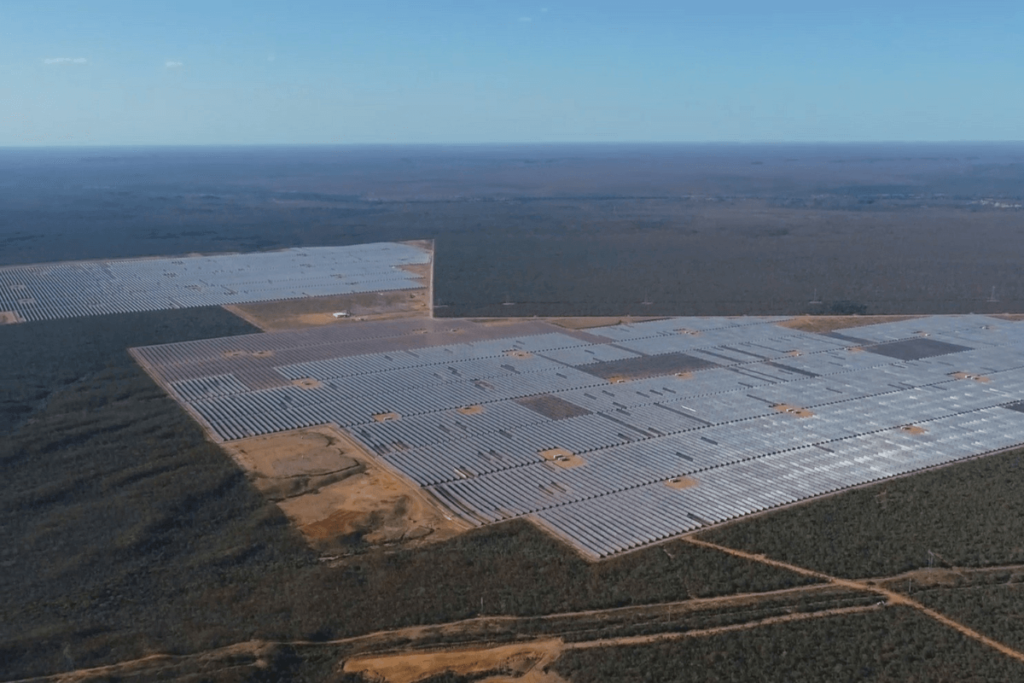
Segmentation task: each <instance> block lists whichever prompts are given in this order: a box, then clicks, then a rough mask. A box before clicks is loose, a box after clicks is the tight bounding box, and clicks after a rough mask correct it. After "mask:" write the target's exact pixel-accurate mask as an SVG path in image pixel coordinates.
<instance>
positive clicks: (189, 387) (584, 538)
mask: <svg viewBox="0 0 1024 683" xmlns="http://www.w3.org/2000/svg"><path fill="white" fill-rule="evenodd" d="M783 320H785V319H784V318H671V319H665V320H657V321H651V322H644V323H637V324H620V325H613V326H607V327H597V328H591V329H588V330H586V331H574V330H567V329H564V328H560V327H557V326H554V325H551V324H548V323H545V322H539V321H537V322H519V323H510V324H505V325H498V326H488V325H483V324H478V323H474V322H470V321H465V320H447V321H446V320H435V319H421V320H402V321H394V322H366V323H360V324H359V325H353V326H338V327H327V328H317V329H308V330H301V331H289V332H280V333H266V334H257V335H249V336H243V337H231V338H225V339H215V340H205V341H196V342H185V343H180V344H169V345H162V346H153V347H145V348H139V349H134V350H133V353H134V355H135V357H136V358H137V359H138V360H139V361H140V363H141V364H142V365H143V366H144V367H146V368H147V370H148V371H149V372H150V373H151V374H152V375H153V376H154V377H156V378H157V379H158V381H160V382H161V383H162V384H163V385H164V386H165V387H166V388H167V389H168V390H169V391H170V393H171V394H172V395H173V396H174V397H175V398H176V399H177V400H178V401H180V402H181V403H182V404H183V405H184V406H185V407H186V408H187V409H188V410H189V411H190V412H191V413H192V414H193V415H194V416H195V417H196V418H197V419H198V420H199V421H201V422H202V423H203V424H204V425H205V426H206V427H207V429H208V430H209V432H210V433H211V435H213V436H214V438H216V439H217V440H221V441H226V440H235V439H240V438H245V437H248V436H253V435H260V434H268V433H272V432H277V431H284V430H290V429H296V428H301V427H307V426H311V425H318V424H336V425H338V426H339V427H342V428H344V429H346V430H347V431H348V432H349V433H350V434H351V435H352V436H353V437H354V438H355V439H357V440H358V441H359V442H361V443H362V444H363V445H364V446H365V447H366V448H367V449H368V450H369V451H370V452H372V453H374V454H376V457H377V458H378V460H379V461H380V462H381V463H383V464H385V465H387V466H389V467H390V468H392V469H393V470H394V471H396V472H398V473H400V474H402V475H404V476H405V477H406V478H408V479H409V480H411V481H412V482H415V484H417V485H418V486H420V487H421V488H422V489H423V490H424V491H426V492H427V493H429V494H431V495H432V496H433V497H434V499H435V500H436V501H438V502H439V503H441V504H442V505H443V506H445V507H446V508H447V509H449V510H450V511H451V512H452V513H454V514H456V515H458V516H459V517H461V518H463V519H464V520H466V521H467V522H469V523H471V524H474V525H484V524H493V523H498V522H501V521H504V520H507V519H511V518H515V517H523V516H525V517H527V518H529V519H531V520H533V521H534V522H536V523H537V524H539V525H540V526H542V527H543V528H546V529H547V530H549V531H550V532H551V533H553V534H555V535H556V536H558V537H560V538H562V539H563V540H565V541H567V542H569V543H571V544H572V545H573V546H574V547H576V548H577V549H578V550H579V551H580V552H582V553H583V554H584V555H586V556H588V557H590V558H593V559H598V558H603V557H607V556H610V555H615V554H618V553H622V552H626V551H629V550H631V549H634V548H638V547H641V546H644V545H648V544H651V543H655V542H658V541H660V540H663V539H666V538H671V537H674V536H678V535H680V534H685V533H688V532H691V531H694V530H696V529H699V528H702V527H706V526H708V525H712V524H717V523H721V522H724V521H727V520H730V519H734V518H737V517H740V516H744V515H748V514H752V513H756V512H760V511H763V510H767V509H770V508H774V507H778V506H781V505H786V504H790V503H794V502H797V501H800V500H804V499H807V498H811V497H814V496H819V495H823V494H827V493H831V492H835V491H838V490H841V489H844V488H848V487H851V486H856V485H860V484H865V483H868V482H873V481H877V480H880V479H885V478H888V477H893V476H898V475H902V474H906V473H909V472H913V471H916V470H920V469H924V468H928V467H932V466H935V465H940V464H944V463H949V462H953V461H956V460H960V459H964V458H969V457H972V456H976V455H980V454H983V453H987V452H992V451H998V450H1002V449H1005V448H1009V447H1012V446H1016V445H1019V444H1022V443H1024V407H1022V406H1024V403H1022V399H1024V392H1022V390H1021V388H1020V387H1021V386H1022V384H1024V336H1022V335H1020V333H1019V331H1018V330H1019V327H1018V325H1019V323H1014V322H1008V321H1002V320H997V319H995V318H990V317H983V316H956V317H931V318H920V319H914V320H904V321H900V322H891V323H884V324H878V325H871V326H865V327H859V328H857V329H856V330H849V332H851V334H849V335H848V334H815V333H809V332H802V331H799V330H795V329H790V328H786V327H782V326H780V325H778V324H777V323H779V322H782V321H783ZM853 335H855V336H853Z"/></svg>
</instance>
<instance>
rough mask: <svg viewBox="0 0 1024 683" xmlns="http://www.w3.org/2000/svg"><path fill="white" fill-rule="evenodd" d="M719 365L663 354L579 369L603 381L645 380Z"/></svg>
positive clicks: (610, 361)
mask: <svg viewBox="0 0 1024 683" xmlns="http://www.w3.org/2000/svg"><path fill="white" fill-rule="evenodd" d="M717 367H719V366H718V364H717V363H712V362H711V361H708V360H704V359H703V358H695V357H693V356H690V355H687V354H685V353H662V354H659V355H657V356H641V357H640V358H625V359H623V360H609V361H605V362H603V363H591V364H590V365H584V366H581V367H580V368H579V369H580V370H583V371H584V372H588V373H590V374H591V375H594V376H596V377H600V378H602V379H611V378H613V377H621V378H623V379H643V378H645V377H657V376H659V375H674V374H676V373H680V372H693V371H694V370H706V369H707V368H717Z"/></svg>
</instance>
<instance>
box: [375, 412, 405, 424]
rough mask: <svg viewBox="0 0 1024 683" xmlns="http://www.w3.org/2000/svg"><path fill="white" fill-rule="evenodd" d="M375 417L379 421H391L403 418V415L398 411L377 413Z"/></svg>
mask: <svg viewBox="0 0 1024 683" xmlns="http://www.w3.org/2000/svg"><path fill="white" fill-rule="evenodd" d="M373 419H374V420H376V421H377V422H391V421H393V420H400V419H402V416H401V415H399V414H398V413H377V414H376V415H374V416H373Z"/></svg>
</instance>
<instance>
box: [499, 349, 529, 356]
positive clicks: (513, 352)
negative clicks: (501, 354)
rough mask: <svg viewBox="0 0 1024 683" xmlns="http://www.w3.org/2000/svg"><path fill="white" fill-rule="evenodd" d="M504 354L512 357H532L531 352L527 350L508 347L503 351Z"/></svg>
mask: <svg viewBox="0 0 1024 683" xmlns="http://www.w3.org/2000/svg"><path fill="white" fill-rule="evenodd" d="M505 355H506V356H512V357H513V358H533V354H532V353H530V352H529V351H520V350H518V349H509V350H508V351H506V352H505Z"/></svg>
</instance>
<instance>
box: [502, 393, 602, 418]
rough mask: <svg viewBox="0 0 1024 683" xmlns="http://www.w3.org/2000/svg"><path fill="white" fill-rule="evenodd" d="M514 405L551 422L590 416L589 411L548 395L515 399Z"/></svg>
mask: <svg viewBox="0 0 1024 683" xmlns="http://www.w3.org/2000/svg"><path fill="white" fill-rule="evenodd" d="M516 403H518V404H519V405H521V406H525V407H526V408H529V409H530V410H532V411H534V412H535V413H540V414H541V415H543V416H544V417H549V418H551V419H552V420H564V419H566V418H568V417H582V416H583V415H590V411H589V410H587V409H586V408H584V407H582V406H578V405H576V404H575V403H571V402H569V401H566V400H565V399H563V398H558V397H557V396H552V395H550V394H542V395H540V396H527V397H526V398H520V399H516Z"/></svg>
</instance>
